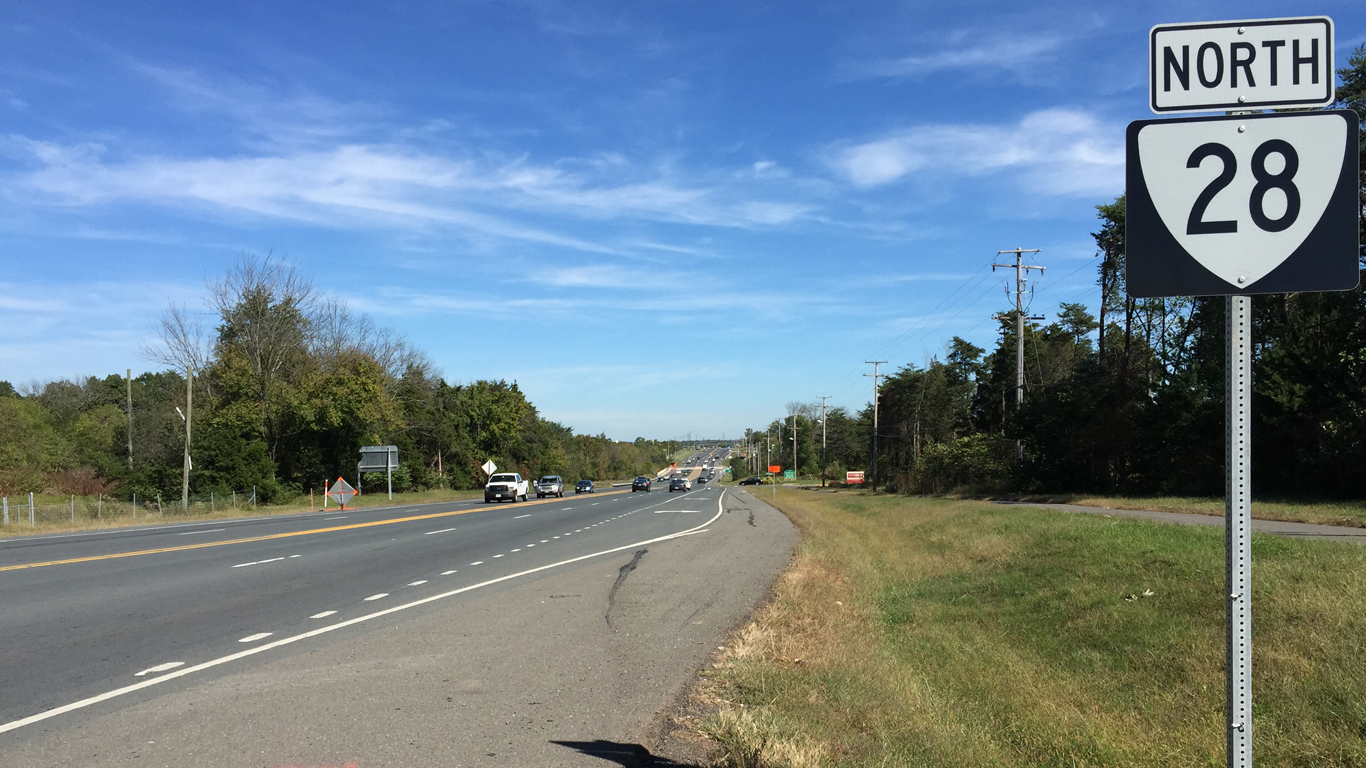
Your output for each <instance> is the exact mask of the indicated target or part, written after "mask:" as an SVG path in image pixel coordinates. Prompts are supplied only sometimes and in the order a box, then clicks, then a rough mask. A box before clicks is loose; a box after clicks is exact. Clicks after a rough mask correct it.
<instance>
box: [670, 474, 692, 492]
mask: <svg viewBox="0 0 1366 768" xmlns="http://www.w3.org/2000/svg"><path fill="white" fill-rule="evenodd" d="M688 490H691V489H690V488H688V481H687V480H686V479H684V478H681V477H675V478H674V479H672V480H670V481H669V493H673V492H674V491H688Z"/></svg>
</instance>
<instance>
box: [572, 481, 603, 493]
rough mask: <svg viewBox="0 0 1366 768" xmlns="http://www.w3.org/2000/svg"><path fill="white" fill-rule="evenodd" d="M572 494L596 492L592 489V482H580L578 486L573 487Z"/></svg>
mask: <svg viewBox="0 0 1366 768" xmlns="http://www.w3.org/2000/svg"><path fill="white" fill-rule="evenodd" d="M574 493H597V491H596V490H594V489H593V481H592V480H580V481H579V483H578V485H575V486H574Z"/></svg>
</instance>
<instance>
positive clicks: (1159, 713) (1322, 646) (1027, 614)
mask: <svg viewBox="0 0 1366 768" xmlns="http://www.w3.org/2000/svg"><path fill="white" fill-rule="evenodd" d="M764 490H765V492H764V493H762V495H761V496H760V497H761V498H763V499H764V500H765V501H768V500H769V499H770V495H769V492H768V491H769V489H764ZM776 503H777V506H778V507H780V508H781V509H782V510H783V511H784V512H785V513H787V515H788V516H789V517H790V518H791V519H792V520H793V521H794V522H795V523H796V525H797V526H798V528H799V529H800V530H801V533H802V541H801V543H800V545H799V547H798V550H797V553H796V555H795V558H794V560H793V563H792V564H791V566H790V567H789V569H788V570H787V571H786V572H785V573H784V574H783V575H782V576H781V578H780V579H779V581H778V583H777V584H776V585H775V594H774V597H773V600H772V602H771V603H769V604H768V605H767V606H766V607H765V608H764V609H762V610H761V611H760V612H759V613H758V614H757V615H756V617H755V619H754V621H753V622H751V623H750V624H748V625H746V626H745V627H744V628H742V629H741V630H740V631H738V632H737V633H736V634H735V636H734V637H733V638H732V641H731V642H730V643H728V645H727V647H726V650H725V651H724V652H723V654H722V656H721V658H720V661H719V663H718V664H717V666H716V667H715V668H714V669H711V670H708V671H707V673H706V674H705V676H704V679H703V681H702V684H701V686H700V688H699V689H698V696H700V697H702V698H704V699H705V700H707V701H710V702H712V703H714V704H716V705H717V706H719V709H718V710H717V711H716V713H715V714H714V715H712V716H711V717H710V719H708V720H707V721H706V722H705V724H704V726H703V731H704V732H705V733H707V734H708V735H709V736H710V737H711V738H713V739H714V740H715V741H717V742H719V744H720V746H721V749H720V751H719V752H718V756H717V762H718V764H720V765H737V766H761V765H775V766H776V765H792V766H808V765H830V766H868V765H875V766H973V767H975V766H1091V765H1114V766H1164V767H1165V766H1215V765H1223V764H1224V724H1223V723H1224V716H1223V703H1224V687H1223V685H1224V684H1223V679H1224V678H1223V660H1224V639H1223V637H1224V636H1223V633H1224V607H1223V605H1224V604H1223V597H1222V592H1223V582H1224V573H1223V569H1224V554H1223V540H1222V531H1220V530H1218V529H1208V528H1203V527H1197V526H1176V525H1164V524H1160V523H1150V522H1145V521H1134V520H1122V519H1108V518H1104V517H1090V516H1085V515H1073V514H1067V513H1057V512H1050V511H1046V510H1033V509H1031V510H1024V509H1020V508H1003V507H1000V506H995V505H991V504H986V503H982V502H976V501H956V500H947V499H922V498H907V497H895V496H868V495H863V494H862V493H860V492H858V491H842V492H837V493H815V492H810V491H799V490H794V489H783V488H780V489H779V490H778V496H777V502H776ZM1253 553H1254V561H1255V565H1254V585H1255V590H1254V595H1253V617H1254V642H1255V645H1254V700H1255V709H1254V711H1255V712H1256V718H1255V720H1254V742H1255V754H1256V759H1257V762H1258V764H1259V765H1263V766H1362V765H1366V673H1363V672H1362V669H1363V662H1362V659H1363V658H1366V548H1363V547H1356V546H1351V545H1343V544H1334V543H1325V542H1314V541H1296V540H1288V539H1284V538H1276V537H1271V536H1261V535H1258V536H1256V537H1255V538H1254V543H1253Z"/></svg>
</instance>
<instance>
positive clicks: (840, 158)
mask: <svg viewBox="0 0 1366 768" xmlns="http://www.w3.org/2000/svg"><path fill="white" fill-rule="evenodd" d="M1122 137H1123V131H1122V130H1121V129H1120V128H1118V127H1116V126H1107V125H1102V124H1101V123H1100V122H1099V121H1098V120H1097V119H1096V118H1095V117H1093V116H1092V115H1090V114H1089V113H1086V112H1082V111H1079V110H1071V109H1049V110H1043V111H1040V112H1034V113H1031V114H1029V115H1026V116H1025V117H1024V118H1023V119H1021V120H1020V121H1019V122H1018V123H1016V124H1013V125H990V124H956V125H955V124H942V123H940V124H929V125H920V126H916V127H913V128H908V129H905V130H902V131H897V132H894V133H891V134H888V135H886V136H883V137H880V138H877V139H873V140H871V141H866V142H863V143H859V144H853V145H846V146H843V147H839V148H837V149H836V150H834V151H833V152H832V159H831V164H832V165H833V166H834V168H835V169H836V170H837V171H838V172H839V173H840V174H841V175H842V176H844V177H845V178H846V179H848V180H849V181H850V182H852V183H853V184H854V185H855V186H859V187H876V186H880V185H883V184H889V183H892V182H894V181H898V180H900V179H903V178H906V177H910V176H915V175H934V176H936V177H954V176H983V175H987V174H993V173H1001V172H1005V171H1012V170H1016V171H1028V172H1029V173H1028V183H1029V184H1030V186H1031V187H1032V188H1033V189H1035V190H1037V191H1041V192H1047V193H1051V194H1058V195H1079V194H1095V193H1097V192H1109V191H1113V190H1116V189H1120V188H1122V186H1123V172H1124V147H1123V144H1122V141H1121V138H1122Z"/></svg>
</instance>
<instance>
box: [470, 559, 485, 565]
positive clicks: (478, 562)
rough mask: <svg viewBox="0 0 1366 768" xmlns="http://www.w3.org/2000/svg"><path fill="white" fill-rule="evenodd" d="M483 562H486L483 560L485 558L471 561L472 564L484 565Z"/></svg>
mask: <svg viewBox="0 0 1366 768" xmlns="http://www.w3.org/2000/svg"><path fill="white" fill-rule="evenodd" d="M483 564H484V561H483V560H475V561H474V562H472V563H470V565H483Z"/></svg>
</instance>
